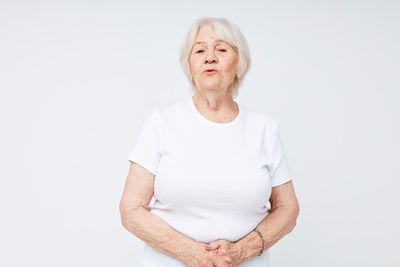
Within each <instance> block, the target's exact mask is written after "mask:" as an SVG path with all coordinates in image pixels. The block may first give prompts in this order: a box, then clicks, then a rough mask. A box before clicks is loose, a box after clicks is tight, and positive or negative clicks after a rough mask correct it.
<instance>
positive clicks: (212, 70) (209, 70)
mask: <svg viewBox="0 0 400 267" xmlns="http://www.w3.org/2000/svg"><path fill="white" fill-rule="evenodd" d="M217 71H218V70H216V69H207V70H205V71H204V72H217Z"/></svg>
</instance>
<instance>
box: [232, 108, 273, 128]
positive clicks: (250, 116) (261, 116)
mask: <svg viewBox="0 0 400 267" xmlns="http://www.w3.org/2000/svg"><path fill="white" fill-rule="evenodd" d="M239 105H240V108H241V112H243V114H242V115H243V117H244V118H245V120H248V121H249V120H250V121H254V122H257V123H262V124H266V125H273V124H275V123H276V122H277V121H276V119H275V117H274V116H272V115H271V114H268V113H263V112H260V111H256V110H255V109H252V108H249V107H247V106H245V105H243V104H240V103H239Z"/></svg>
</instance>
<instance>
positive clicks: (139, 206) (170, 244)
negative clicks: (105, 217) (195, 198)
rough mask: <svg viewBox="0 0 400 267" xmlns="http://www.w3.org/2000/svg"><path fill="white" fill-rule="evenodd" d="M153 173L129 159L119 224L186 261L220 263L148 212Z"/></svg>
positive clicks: (200, 245) (155, 246)
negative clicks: (130, 161) (205, 260)
mask: <svg viewBox="0 0 400 267" xmlns="http://www.w3.org/2000/svg"><path fill="white" fill-rule="evenodd" d="M154 177H155V176H154V174H152V173H151V172H149V171H148V170H146V169H145V168H143V167H142V166H140V165H138V164H136V163H134V162H132V163H131V165H130V169H129V174H128V177H127V179H126V184H125V187H124V192H123V195H122V198H121V202H120V205H119V209H120V213H121V222H122V225H123V226H124V227H125V228H126V229H127V230H128V231H129V232H131V233H132V234H134V235H135V236H137V237H138V238H140V239H141V240H142V241H144V242H146V243H147V244H149V245H150V246H151V247H153V248H155V249H157V250H158V251H161V252H163V253H164V254H168V255H170V256H172V257H174V258H177V259H178V260H180V261H181V262H183V263H185V264H188V263H189V262H193V261H194V260H196V259H199V260H201V259H203V260H204V259H206V257H210V258H209V259H208V260H209V261H215V262H219V261H221V259H219V256H217V255H215V254H210V253H209V252H207V251H206V250H205V249H204V245H202V244H201V243H200V242H196V241H195V240H193V239H191V238H190V237H188V236H186V235H184V234H182V233H180V232H178V231H176V230H175V229H174V228H172V227H171V226H170V225H168V224H167V223H165V222H164V221H163V220H161V219H160V218H159V217H158V216H156V215H154V214H152V213H151V212H149V211H148V204H149V203H150V201H151V198H152V196H153V193H154Z"/></svg>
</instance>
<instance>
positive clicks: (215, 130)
mask: <svg viewBox="0 0 400 267" xmlns="http://www.w3.org/2000/svg"><path fill="white" fill-rule="evenodd" d="M238 106H239V114H238V116H237V117H236V118H235V119H234V120H233V121H231V122H228V123H218V122H213V121H210V120H208V119H206V118H205V117H204V116H203V115H202V114H201V113H200V112H199V111H198V110H197V108H196V106H195V105H194V103H193V100H192V97H191V96H190V97H187V98H183V99H181V100H179V101H177V102H176V103H175V104H173V105H170V106H168V107H165V108H158V109H154V110H153V111H152V112H151V114H150V115H148V117H147V118H146V120H145V122H144V124H143V126H142V128H141V131H140V134H139V137H138V139H137V142H136V144H135V145H134V147H133V149H132V151H131V154H130V156H129V160H130V161H134V162H136V163H138V164H140V165H141V166H143V167H144V168H146V169H147V170H149V171H150V172H151V173H153V174H155V181H154V196H153V199H152V201H151V202H150V205H149V208H150V212H151V213H153V214H155V215H157V216H158V217H159V218H161V219H162V220H163V221H165V222H166V223H167V224H169V225H170V226H172V227H173V228H174V229H176V230H177V231H179V232H181V233H182V234H185V235H187V236H189V237H190V238H192V239H194V240H196V241H201V242H212V241H215V240H217V239H225V240H228V241H230V242H234V241H236V240H238V239H240V238H242V237H243V236H245V235H247V234H248V233H250V232H251V231H252V230H253V229H254V228H255V227H256V226H257V225H258V224H259V223H260V222H261V221H262V220H263V219H264V218H265V216H266V215H267V214H268V212H267V210H268V209H269V208H270V203H269V197H270V194H271V187H273V186H278V185H281V184H283V183H285V182H288V181H289V180H291V179H292V175H291V171H290V169H289V165H288V161H287V159H286V156H285V152H284V147H283V144H282V141H281V138H280V134H279V127H278V123H277V121H276V120H275V119H274V118H273V117H271V116H269V115H263V114H260V113H257V112H255V111H252V110H250V109H248V108H247V107H245V106H243V105H241V104H240V103H238ZM141 263H142V264H143V265H142V266H146V267H147V266H149V267H150V266H151V267H164V266H169V267H182V266H185V265H184V264H183V263H182V262H181V261H179V260H177V259H175V258H173V257H171V256H169V255H166V254H164V253H162V252H159V251H158V250H156V249H154V248H152V247H151V246H149V245H147V244H146V243H144V250H143V253H142V255H141ZM240 266H246V267H256V266H259V267H261V266H263V267H268V266H270V264H269V250H266V251H264V253H263V254H262V255H261V256H256V257H254V258H252V259H250V260H248V261H246V262H244V263H243V264H242V265H240Z"/></svg>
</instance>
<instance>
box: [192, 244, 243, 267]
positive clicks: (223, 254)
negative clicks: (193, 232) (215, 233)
mask: <svg viewBox="0 0 400 267" xmlns="http://www.w3.org/2000/svg"><path fill="white" fill-rule="evenodd" d="M199 244H200V246H199V247H200V251H196V253H195V255H194V257H192V258H191V260H190V262H188V266H189V267H192V266H193V267H237V266H239V264H241V263H242V262H241V259H242V253H243V252H242V247H241V244H239V243H237V242H235V243H232V242H229V241H227V240H224V239H218V240H216V241H213V242H211V243H208V244H207V243H202V242H199Z"/></svg>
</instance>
